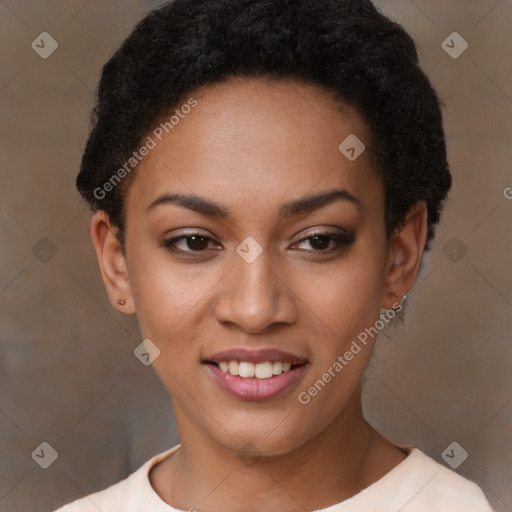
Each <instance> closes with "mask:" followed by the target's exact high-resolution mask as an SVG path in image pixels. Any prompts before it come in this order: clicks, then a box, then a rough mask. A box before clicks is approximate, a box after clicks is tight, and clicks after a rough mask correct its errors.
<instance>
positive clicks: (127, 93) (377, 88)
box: [76, 0, 451, 251]
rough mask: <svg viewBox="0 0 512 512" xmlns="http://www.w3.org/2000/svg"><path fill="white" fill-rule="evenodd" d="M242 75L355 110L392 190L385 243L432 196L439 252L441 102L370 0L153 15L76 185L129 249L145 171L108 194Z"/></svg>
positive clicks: (186, 8)
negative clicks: (130, 193)
mask: <svg viewBox="0 0 512 512" xmlns="http://www.w3.org/2000/svg"><path fill="white" fill-rule="evenodd" d="M233 76H246V77H256V76H262V77H268V78H271V79H275V80H279V79H293V80H297V81H301V82H304V83H310V84H315V85H317V86H320V87H322V88H323V89H324V90H326V91H329V92H330V93H334V95H335V97H336V98H337V99H339V100H340V102H344V103H345V104H348V105H350V106H352V107H354V108H355V109H356V111H357V112H358V113H359V115H360V116H361V118H362V119H363V120H364V122H365V123H366V125H367V126H368V128H369V133H370V137H371V141H370V142H371V154H373V155H376V167H377V171H378V172H379V174H380V176H381V178H382V181H383V184H384V191H385V212H384V214H385V226H386V235H387V236H388V237H389V236H390V235H391V234H392V233H393V232H394V231H395V229H396V228H397V227H400V225H401V224H402V223H403V221H404V219H405V216H406V214H407V213H408V211H409V210H410V208H411V206H412V205H413V204H414V203H416V202H417V201H420V200H423V201H425V202H426V204H427V240H426V243H425V248H424V250H425V251H428V250H429V249H430V241H431V240H432V239H433V237H434V231H435V228H436V225H437V224H438V222H439V218H440V214H441V210H442V204H443V201H444V200H445V199H446V196H447V193H448V191H449V189H450V187H451V175H450V172H449V168H448V163H447V158H446V144H445V139H444V131H443V126H442V114H441V105H442V104H441V102H440V99H439V97H438V95H437V93H436V92H435V90H434V89H433V87H432V86H431V84H430V82H429V80H428V78H427V76H426V74H425V73H424V72H423V71H422V70H421V68H420V66H419V59H418V54H417V51H416V45H415V43H414V41H413V40H412V38H411V37H410V36H409V35H408V34H407V32H406V31H405V30H404V29H403V28H402V26H401V25H399V24H398V23H396V22H394V21H392V20H390V19H389V18H387V17H386V16H385V15H383V14H382V13H380V12H379V11H378V10H377V9H376V8H375V6H374V5H373V4H372V3H371V1H370V0H174V1H172V2H168V3H166V4H165V5H164V6H163V7H160V8H158V9H156V10H154V11H152V12H150V13H149V14H148V15H146V16H145V17H144V18H143V19H142V20H141V21H140V22H139V23H138V25H137V26H136V27H135V28H134V29H133V31H132V33H131V34H130V35H129V37H128V38H127V39H126V40H125V41H124V42H123V44H122V45H121V47H120V48H119V49H118V50H117V51H116V53H115V54H114V55H113V56H112V58H111V59H110V60H109V61H108V62H107V64H106V65H105V66H104V68H103V71H102V75H101V79H100V82H99V87H98V92H97V103H96V106H95V108H94V110H93V114H92V119H91V121H92V128H91V133H90V135H89V139H88V141H87V144H86V147H85V151H84V154H83V157H82V163H81V168H80V172H79V174H78V177H77V181H76V183H77V188H78V190H79V192H80V193H81V195H82V196H83V198H84V199H85V200H86V201H87V202H88V204H89V206H90V207H91V209H92V210H93V211H97V210H103V211H105V212H106V214H107V215H108V217H109V219H110V221H111V223H112V224H113V225H114V226H115V227H116V228H117V232H118V237H119V239H120V241H121V244H122V245H123V247H124V230H125V224H126V217H125V212H124V198H125V195H126V191H127V188H128V187H129V184H130V183H131V181H132V180H133V177H134V174H135V172H136V168H135V170H134V172H131V173H130V174H129V175H127V176H126V177H125V178H124V179H123V180H122V183H121V184H120V186H111V187H109V192H108V193H102V194H99V193H98V190H103V189H102V187H103V185H104V184H105V183H107V182H108V181H109V179H111V178H112V176H113V175H114V174H115V173H116V171H117V170H118V169H119V168H120V167H121V166H122V165H123V163H125V162H127V161H128V160H129V159H130V157H131V156H132V154H133V152H134V151H136V150H137V149H138V148H139V147H140V146H141V143H142V142H141V141H143V140H144V138H145V137H146V136H147V134H148V133H150V132H151V130H152V129H153V128H154V127H155V126H157V125H158V123H159V122H160V121H161V120H162V119H163V118H164V117H165V116H169V114H170V113H171V112H172V111H173V110H174V109H175V108H176V107H178V106H179V105H180V102H183V101H184V98H186V97H187V95H190V94H191V93H192V92H193V91H194V90H195V89H196V88H198V87H200V86H204V85H208V84H213V83H216V82H217V83H218V82H222V81H225V80H226V79H228V78H229V77H233ZM124 174H126V173H123V176H124Z"/></svg>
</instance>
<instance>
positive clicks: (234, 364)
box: [228, 361, 238, 375]
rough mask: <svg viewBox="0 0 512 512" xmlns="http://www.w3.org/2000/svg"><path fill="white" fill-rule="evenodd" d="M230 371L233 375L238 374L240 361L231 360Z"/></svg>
mask: <svg viewBox="0 0 512 512" xmlns="http://www.w3.org/2000/svg"><path fill="white" fill-rule="evenodd" d="M228 371H229V373H231V375H238V361H229V363H228Z"/></svg>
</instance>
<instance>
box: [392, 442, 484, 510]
mask: <svg viewBox="0 0 512 512" xmlns="http://www.w3.org/2000/svg"><path fill="white" fill-rule="evenodd" d="M388 476H389V477H390V478H389V480H391V481H394V483H395V484H396V487H395V486H393V487H395V489H399V495H401V499H402V501H403V505H402V506H405V505H407V506H405V508H404V510H407V511H408V512H409V511H410V512H426V511H429V512H431V511H440V512H441V511H447V512H448V511H450V512H492V509H491V506H490V505H489V503H488V501H487V499H486V498H485V496H484V493H483V492H482V490H481V489H480V487H478V485H476V484H475V483H474V482H472V481H470V480H468V479H467V478H464V477H463V476H461V475H459V474H457V473H456V472H455V471H452V470H451V469H448V468H446V467H445V466H443V465H441V464H439V463H438V462H436V461H435V460H433V459H432V458H430V457H428V456H427V455H426V454H425V453H423V452H422V451H420V450H418V449H417V448H412V449H410V450H409V456H408V457H407V458H406V459H405V460H404V461H403V462H402V463H401V464H399V466H397V467H396V468H395V470H393V471H391V473H390V474H389V475H388ZM384 480H385V479H384Z"/></svg>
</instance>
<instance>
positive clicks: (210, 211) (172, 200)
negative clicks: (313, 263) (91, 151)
mask: <svg viewBox="0 0 512 512" xmlns="http://www.w3.org/2000/svg"><path fill="white" fill-rule="evenodd" d="M340 200H341V201H348V202H350V203H352V204H354V205H356V206H357V207H358V208H359V207H360V202H359V199H357V197H355V196H354V195H352V194H351V193H350V192H348V190H344V189H336V190H330V191H327V192H322V193H320V194H314V195H309V196H305V197H301V198H299V199H295V200H293V201H289V202H287V203H284V204H283V205H281V207H280V208H279V218H281V219H285V218H288V217H292V216H294V215H298V214H301V213H308V212H312V211H315V210H319V209H320V208H323V207H324V206H327V205H329V204H331V203H333V202H334V201H340ZM163 204H175V205H178V206H182V207H184V208H188V209H189V210H192V211H194V212H196V213H199V214H201V215H205V216H207V217H213V218H219V219H226V218H228V217H229V216H231V215H232V214H233V212H232V211H231V210H230V209H229V208H226V207H225V206H222V205H220V204H218V203H215V202H213V201H211V200H210V199H206V198H204V197H201V196H197V195H193V194H162V195H160V196H158V197H157V198H156V199H155V200H154V201H153V202H152V203H151V204H150V205H149V206H148V210H152V209H154V208H156V207H157V206H160V205H163Z"/></svg>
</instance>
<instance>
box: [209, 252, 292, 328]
mask: <svg viewBox="0 0 512 512" xmlns="http://www.w3.org/2000/svg"><path fill="white" fill-rule="evenodd" d="M233 265H234V266H233V268H232V270H231V271H230V272H229V273H228V274H227V275H226V277H225V279H223V281H222V283H223V285H222V288H221V290H220V291H219V294H218V296H217V300H216V302H215V306H214V312H215V316H216V318H217V320H218V321H219V322H220V323H223V324H231V325H236V326H237V327H239V328H240V329H242V330H244V331H245V332H250V333H261V332H263V331H266V330H268V329H270V328H271V326H273V325H274V324H292V323H294V322H295V321H296V320H297V313H298V310H297V305H296V302H295V300H294V295H293V292H292V289H291V288H292V286H290V285H291V284H292V283H287V282H286V278H285V276H284V275H283V272H282V270H281V272H280V270H279V267H278V266H276V265H275V264H274V265H273V264H272V261H271V260H270V258H269V257H268V254H267V252H266V251H263V252H262V253H261V254H260V256H259V257H258V258H256V260H254V261H253V262H251V263H248V262H247V261H245V260H244V259H243V258H241V257H239V256H238V255H237V254H236V255H235V256H234V263H233Z"/></svg>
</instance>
